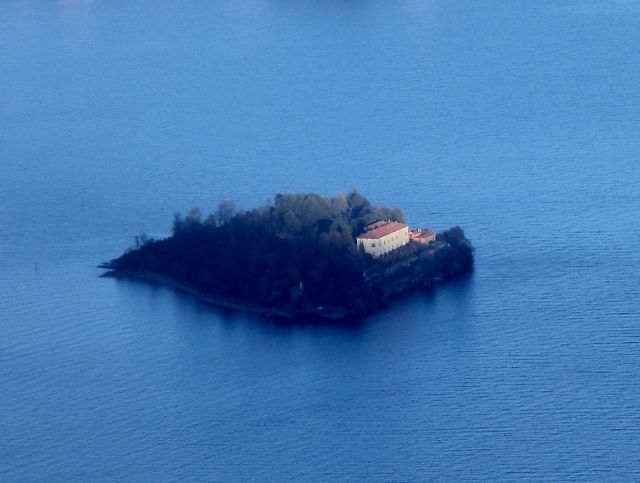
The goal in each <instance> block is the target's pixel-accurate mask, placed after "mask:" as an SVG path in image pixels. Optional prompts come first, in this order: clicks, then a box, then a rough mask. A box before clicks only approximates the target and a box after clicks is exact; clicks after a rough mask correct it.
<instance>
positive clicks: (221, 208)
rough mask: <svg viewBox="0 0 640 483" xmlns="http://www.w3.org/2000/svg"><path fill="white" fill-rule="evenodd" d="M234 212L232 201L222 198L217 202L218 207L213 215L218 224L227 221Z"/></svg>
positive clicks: (224, 223) (220, 224) (223, 223)
mask: <svg viewBox="0 0 640 483" xmlns="http://www.w3.org/2000/svg"><path fill="white" fill-rule="evenodd" d="M235 212H236V204H235V203H234V202H233V201H229V200H223V201H221V202H220V203H218V208H217V209H216V212H215V217H216V220H217V222H218V226H222V225H226V224H227V223H229V221H230V220H231V218H233V215H235Z"/></svg>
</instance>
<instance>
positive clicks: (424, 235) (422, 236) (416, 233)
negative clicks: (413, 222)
mask: <svg viewBox="0 0 640 483" xmlns="http://www.w3.org/2000/svg"><path fill="white" fill-rule="evenodd" d="M409 239H410V240H411V241H412V242H416V243H422V244H423V245H426V244H428V243H431V242H432V241H436V234H435V232H433V231H431V230H420V229H418V230H411V231H410V232H409Z"/></svg>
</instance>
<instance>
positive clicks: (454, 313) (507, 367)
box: [0, 0, 640, 481]
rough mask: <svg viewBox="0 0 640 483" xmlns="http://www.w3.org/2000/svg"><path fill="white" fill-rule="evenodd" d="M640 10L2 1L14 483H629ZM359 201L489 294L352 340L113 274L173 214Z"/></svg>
mask: <svg viewBox="0 0 640 483" xmlns="http://www.w3.org/2000/svg"><path fill="white" fill-rule="evenodd" d="M639 16H640V6H639V4H638V2H637V1H633V0H627V1H625V0H620V1H615V2H612V1H608V2H604V1H584V2H572V1H567V2H557V1H554V2H551V1H541V2H535V4H534V5H532V4H531V2H498V1H483V2H475V1H467V2H438V1H426V0H423V1H397V2H384V1H382V0H359V1H352V2H320V1H312V0H308V1H307V0H305V1H301V2H282V1H273V0H272V1H267V0H254V1H245V2H235V1H230V0H229V1H227V0H222V1H218V2H205V1H198V0H194V1H190V2H172V1H168V0H166V1H154V2H150V1H144V0H142V1H138V2H123V1H110V2H107V1H100V0H95V1H92V0H60V1H58V2H43V1H37V0H20V1H18V0H5V1H3V2H2V4H1V5H0V112H1V116H0V293H1V294H2V296H1V297H0V324H1V328H2V337H1V338H0V403H1V406H0V407H1V408H2V411H0V434H2V436H1V438H0V479H2V480H3V481H24V480H44V479H48V480H54V481H69V480H72V481H73V480H79V481H83V480H84V481H86V480H91V481H93V480H114V479H115V480H132V481H157V480H169V481H172V480H189V481H197V480H218V481H234V480H244V479H248V478H254V479H257V480H271V479H276V480H283V479H290V480H298V481H300V480H316V481H333V480H394V481H397V480H428V479H434V478H441V479H445V480H460V479H471V480H474V479H487V480H515V479H536V480H550V479H554V480H556V479H557V480H568V479H581V480H585V479H586V480H598V479H600V480H602V479H604V480H611V479H615V480H634V479H637V478H638V474H639V472H640V450H639V449H638V448H640V435H639V434H638V426H639V424H640V406H639V405H638V401H639V400H640V389H639V388H640V384H639V383H640V381H639V379H638V368H639V367H640V351H639V349H640V346H639V343H640V327H639V326H638V321H639V320H640V304H639V302H638V299H639V298H640V297H639V295H640V294H639V289H638V286H639V285H638V282H639V267H640V254H639V252H638V250H637V243H636V238H637V235H638V233H640V216H639V215H640V213H639V211H640V210H639V206H640V191H639V190H638V185H639V183H640V165H639V164H638V154H639V153H640V136H639V135H638V133H639V132H640V117H639V116H638V113H639V112H640V91H639V90H638V85H640V51H638V47H637V46H638V45H640V28H639V27H640V17H639ZM351 187H358V188H359V189H360V190H361V191H362V192H363V193H364V194H366V195H367V196H368V197H369V198H371V199H372V200H374V201H375V202H378V203H380V204H389V205H401V206H403V207H404V209H405V214H406V217H407V219H408V221H409V222H410V223H412V224H417V225H424V226H431V227H434V228H436V229H444V228H448V227H449V226H451V225H453V224H460V225H461V226H463V227H464V228H465V230H466V232H467V235H468V236H469V237H470V238H471V240H472V241H473V242H474V245H475V246H476V248H477V270H476V272H475V274H474V275H473V277H471V278H470V279H468V280H465V281H462V282H460V283H455V284H451V285H448V286H446V287H442V288H441V289H439V290H438V291H436V292H435V293H433V294H430V295H429V294H428V295H417V296H411V297H407V298H404V299H402V300H401V301H400V302H399V303H397V304H394V305H393V306H391V307H389V308H388V309H387V310H385V311H382V312H380V313H379V314H376V315H375V316H372V317H370V318H368V319H366V320H364V321H362V323H361V324H355V325H350V326H322V325H314V324H301V325H295V326H291V325H283V324H277V323H274V322H270V321H265V320H261V319H257V318H254V317H250V316H246V315H242V314H236V313H227V312H221V311H218V310H216V309H214V308H212V307H209V306H206V305H203V304H201V303H199V302H197V301H194V300H192V299H190V298H189V297H186V296H184V295H181V294H177V293H174V292H172V291H170V290H168V289H165V288H160V287H154V286H148V285H145V284H140V283H133V282H123V281H116V280H111V279H106V280H105V279H100V278H98V275H99V273H100V271H99V270H98V269H96V268H95V266H96V265H97V264H98V263H100V262H102V261H104V260H108V259H110V258H113V257H115V256H117V255H118V254H119V253H121V251H122V250H123V249H125V248H126V247H127V246H128V245H130V244H131V241H132V238H133V236H134V235H136V234H138V233H140V232H141V231H144V232H146V233H149V234H152V235H156V236H162V235H166V234H167V233H168V229H169V226H170V220H171V217H172V215H173V213H174V212H175V211H178V210H181V211H183V212H185V211H187V210H188V209H189V208H191V207H192V206H200V207H201V208H203V209H204V210H205V211H206V210H210V209H212V208H213V207H214V206H215V204H216V203H217V201H219V200H220V199H226V198H230V199H235V200H240V202H241V204H242V205H243V206H244V207H247V208H249V207H251V206H254V205H257V204H260V203H262V202H263V201H264V200H265V199H267V198H268V197H270V196H272V195H273V194H275V193H279V192H292V191H316V192H320V193H324V194H332V193H334V192H337V191H344V190H348V189H350V188H351ZM238 268H239V269H242V267H238Z"/></svg>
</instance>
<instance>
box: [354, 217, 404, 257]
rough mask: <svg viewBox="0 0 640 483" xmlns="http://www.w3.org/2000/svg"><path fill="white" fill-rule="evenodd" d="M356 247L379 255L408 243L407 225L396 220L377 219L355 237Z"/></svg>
mask: <svg viewBox="0 0 640 483" xmlns="http://www.w3.org/2000/svg"><path fill="white" fill-rule="evenodd" d="M356 242H357V244H358V248H360V247H362V248H363V249H364V251H365V253H369V254H370V255H373V256H374V257H379V256H381V255H384V254H385V253H389V252H390V251H391V250H395V249H396V248H400V247H401V246H403V245H406V244H407V243H409V225H407V224H406V223H400V222H397V221H377V222H375V223H372V224H370V225H368V226H367V228H366V231H365V232H364V233H363V234H362V235H360V236H358V237H357V238H356Z"/></svg>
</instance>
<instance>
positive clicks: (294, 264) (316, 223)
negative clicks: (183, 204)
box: [105, 191, 473, 315]
mask: <svg viewBox="0 0 640 483" xmlns="http://www.w3.org/2000/svg"><path fill="white" fill-rule="evenodd" d="M387 219H389V220H394V221H403V214H402V210H400V209H399V208H392V209H390V208H379V207H375V206H373V205H372V204H371V203H370V202H369V201H368V200H367V199H366V198H364V197H363V196H362V195H361V194H360V193H358V192H357V191H351V192H350V193H348V194H346V195H336V196H334V197H332V198H325V197H322V196H319V195H317V194H293V195H277V196H276V197H275V198H274V200H273V202H270V203H267V204H266V205H265V206H262V207H260V208H256V209H253V210H251V211H244V212H237V211H236V209H235V206H234V204H233V203H231V202H222V203H220V204H219V206H218V208H217V210H216V211H215V212H214V213H212V214H211V215H209V216H207V217H203V216H202V214H201V213H200V210H198V209H193V210H191V211H190V212H189V214H188V215H186V216H184V217H183V216H181V215H180V214H176V215H175V218H174V220H173V235H172V236H171V237H169V238H166V239H163V240H153V239H149V238H147V237H146V236H145V235H141V236H139V237H136V240H135V247H134V248H131V249H130V250H128V251H127V252H126V253H125V254H123V255H122V256H121V257H119V258H117V259H115V260H113V261H111V262H110V263H108V264H106V265H105V268H109V269H111V270H112V271H111V272H110V274H112V275H118V276H134V277H135V276H144V275H149V274H152V275H158V276H161V277H163V278H165V279H169V280H171V281H175V282H178V283H180V284H181V285H183V286H188V287H189V288H191V289H193V290H195V291H197V292H198V293H199V294H202V295H204V296H211V297H214V298H218V299H220V298H224V299H228V300H232V301H235V302H240V303H242V304H246V305H247V306H252V307H261V308H264V309H277V310H278V311H280V313H286V314H290V315H301V314H310V313H316V314H318V315H322V311H323V310H324V311H326V310H328V309H329V308H331V309H332V313H334V314H336V313H337V314H340V315H347V314H358V313H365V312H368V311H370V310H372V309H374V308H376V307H378V306H379V305H381V304H382V303H384V302H386V301H387V300H388V299H389V298H391V297H392V296H393V295H395V294H397V293H400V292H403V291H406V290H408V289H411V288H416V287H418V286H431V285H432V284H433V283H434V281H439V280H446V279H449V278H452V277H455V276H458V275H461V274H464V273H467V272H469V271H470V270H471V269H472V266H473V249H472V247H471V245H470V243H469V241H468V240H467V239H466V238H465V236H464V232H463V231H462V229H460V228H459V227H455V228H452V229H451V230H449V231H446V232H443V233H440V234H438V237H437V241H436V242H435V243H431V244H430V245H428V246H423V245H418V244H415V243H411V244H409V245H407V246H405V247H402V248H401V249H399V250H396V251H395V252H392V253H390V254H388V255H387V256H385V257H382V258H379V259H374V258H372V257H371V256H370V255H367V254H365V253H364V252H363V251H362V250H358V249H357V248H356V243H355V236H356V235H358V234H360V233H361V232H362V231H363V230H364V228H365V226H366V225H368V224H369V223H372V222H374V221H377V220H387Z"/></svg>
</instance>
